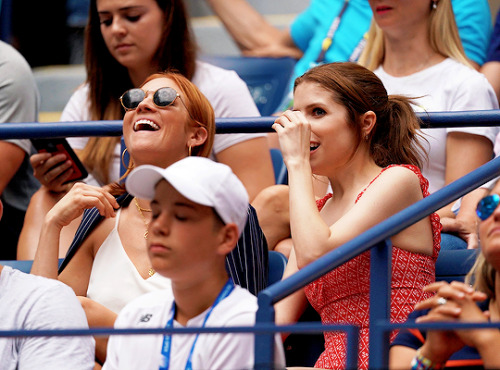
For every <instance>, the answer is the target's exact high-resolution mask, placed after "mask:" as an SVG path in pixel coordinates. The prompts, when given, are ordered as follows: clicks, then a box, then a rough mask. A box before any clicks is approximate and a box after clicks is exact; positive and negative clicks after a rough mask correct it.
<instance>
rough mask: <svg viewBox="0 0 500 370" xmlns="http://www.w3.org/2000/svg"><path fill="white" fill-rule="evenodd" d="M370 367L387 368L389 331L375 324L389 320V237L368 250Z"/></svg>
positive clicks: (390, 260)
mask: <svg viewBox="0 0 500 370" xmlns="http://www.w3.org/2000/svg"><path fill="white" fill-rule="evenodd" d="M370 256H371V257H370V333H369V340H370V349H369V350H370V357H369V364H368V367H369V368H370V369H383V368H387V364H388V361H389V358H388V348H389V347H388V346H389V333H388V332H387V331H384V330H381V328H380V327H379V326H378V325H377V323H378V322H380V321H381V320H383V321H388V320H390V312H391V265H392V245H391V241H390V239H386V240H385V241H383V242H380V243H378V244H376V245H375V246H374V247H373V248H372V249H371V251H370Z"/></svg>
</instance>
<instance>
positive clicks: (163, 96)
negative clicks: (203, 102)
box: [120, 87, 184, 111]
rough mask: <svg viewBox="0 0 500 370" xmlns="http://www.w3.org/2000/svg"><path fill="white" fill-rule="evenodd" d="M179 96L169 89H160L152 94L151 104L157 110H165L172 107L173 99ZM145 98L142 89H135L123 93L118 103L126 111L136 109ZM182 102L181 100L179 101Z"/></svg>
mask: <svg viewBox="0 0 500 370" xmlns="http://www.w3.org/2000/svg"><path fill="white" fill-rule="evenodd" d="M180 97H181V96H180V95H179V93H178V92H177V91H175V90H174V89H173V88H171V87H160V88H159V89H158V90H156V91H155V93H154V94H153V103H154V104H155V105H156V106H157V107H158V108H165V107H168V106H169V105H172V104H173V102H174V101H175V99H177V98H180ZM145 98H146V92H145V91H144V90H142V89H139V88H135V89H130V90H127V91H125V93H124V94H123V95H122V96H120V102H121V103H122V105H123V108H125V110H126V111H130V110H134V109H136V108H137V107H138V106H139V104H140V103H141V102H142V101H143V100H144V99H145ZM181 101H182V99H181ZM182 103H183V104H184V102H182Z"/></svg>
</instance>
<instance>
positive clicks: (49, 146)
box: [31, 138, 88, 184]
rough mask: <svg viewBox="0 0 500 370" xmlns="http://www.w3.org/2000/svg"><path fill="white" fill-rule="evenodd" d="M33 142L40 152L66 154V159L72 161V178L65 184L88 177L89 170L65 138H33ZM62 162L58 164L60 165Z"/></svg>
mask: <svg viewBox="0 0 500 370" xmlns="http://www.w3.org/2000/svg"><path fill="white" fill-rule="evenodd" d="M31 143H32V144H33V146H34V147H35V149H36V150H37V151H38V152H39V153H54V154H59V153H63V154H66V159H67V160H68V159H69V160H70V161H71V168H73V173H72V174H71V176H70V178H69V179H68V180H66V182H64V183H65V184H67V183H70V182H73V181H78V180H82V179H84V178H86V177H87V176H88V172H87V170H86V169H85V167H84V166H83V164H82V162H80V159H78V157H77V156H76V154H75V152H74V151H73V149H72V148H71V147H70V146H69V143H68V141H67V140H66V139H64V138H54V139H31ZM59 165H60V164H58V165H56V166H59Z"/></svg>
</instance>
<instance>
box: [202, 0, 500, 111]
mask: <svg viewBox="0 0 500 370" xmlns="http://www.w3.org/2000/svg"><path fill="white" fill-rule="evenodd" d="M207 3H208V4H209V5H210V6H211V8H212V9H213V11H214V12H215V14H216V15H217V16H218V17H219V18H220V19H221V21H222V22H223V24H224V26H225V27H226V29H227V30H228V32H229V33H230V35H231V36H232V38H233V39H234V40H235V42H236V44H237V45H238V47H239V48H240V50H241V51H242V53H243V55H246V56H254V57H292V58H295V59H298V61H297V64H296V66H295V71H294V74H293V76H292V79H291V84H290V93H289V96H288V97H287V99H285V101H284V103H283V105H282V110H284V109H286V108H288V107H290V106H291V105H290V100H291V96H292V87H293V81H294V80H295V78H297V77H299V76H301V75H302V74H303V73H304V72H305V71H307V70H308V69H309V68H311V67H312V66H314V65H317V64H319V63H331V62H345V61H356V60H357V59H358V57H359V55H360V53H361V51H362V49H363V47H364V45H365V43H366V40H365V38H364V35H365V33H366V32H367V31H368V29H369V27H370V21H371V19H372V11H371V9H370V7H369V6H368V4H367V2H366V0H312V1H311V2H310V4H309V6H308V7H307V8H306V9H305V10H304V11H303V12H302V13H301V14H299V15H298V16H297V18H295V20H294V21H293V23H292V24H291V25H290V27H288V28H285V29H278V28H276V27H274V26H273V25H271V24H270V23H269V22H268V21H267V20H266V19H265V18H264V17H263V16H262V15H261V14H259V13H258V12H257V11H256V10H255V9H254V8H253V7H252V6H251V5H250V4H249V3H248V1H247V0H207ZM452 3H453V10H454V13H455V17H456V21H457V24H458V28H459V32H460V38H461V39H462V43H463V45H464V48H465V51H466V54H467V56H468V58H469V59H470V61H471V62H472V63H473V64H474V66H475V67H476V68H479V66H480V65H482V64H483V63H484V61H485V58H486V50H487V47H488V41H489V37H490V32H491V29H490V26H491V15H490V7H489V4H488V1H487V0H479V1H477V0H453V1H452ZM241 14H245V17H242V16H241Z"/></svg>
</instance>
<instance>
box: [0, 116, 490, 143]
mask: <svg viewBox="0 0 500 370" xmlns="http://www.w3.org/2000/svg"><path fill="white" fill-rule="evenodd" d="M417 115H418V116H419V117H420V118H421V119H422V121H423V122H424V123H425V125H426V126H425V127H429V128H443V127H485V126H500V110H498V109H495V110H481V111H465V112H431V113H417ZM275 119H276V117H273V116H270V117H236V118H217V119H216V126H217V133H220V134H227V133H256V132H272V131H273V129H272V128H271V126H272V124H273V123H274V120H275ZM427 125H428V126H427ZM47 129H49V130H47ZM121 134H122V121H121V120H114V121H83V122H26V123H9V124H2V125H0V139H24V138H44V137H45V138H51V137H80V136H120V135H121Z"/></svg>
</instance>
